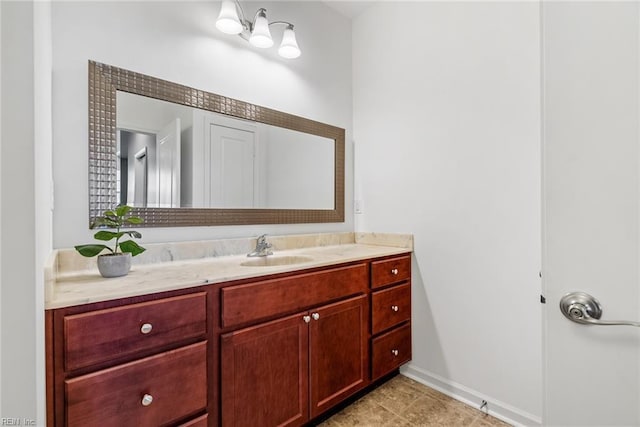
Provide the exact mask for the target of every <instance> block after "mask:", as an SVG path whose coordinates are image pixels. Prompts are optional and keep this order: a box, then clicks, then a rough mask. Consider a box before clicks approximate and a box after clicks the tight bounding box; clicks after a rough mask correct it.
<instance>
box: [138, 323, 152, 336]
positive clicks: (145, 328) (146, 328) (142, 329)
mask: <svg viewBox="0 0 640 427" xmlns="http://www.w3.org/2000/svg"><path fill="white" fill-rule="evenodd" d="M152 329H153V325H152V324H151V323H145V324H144V325H142V326H141V327H140V332H142V333H143V334H148V333H149V332H151V330H152Z"/></svg>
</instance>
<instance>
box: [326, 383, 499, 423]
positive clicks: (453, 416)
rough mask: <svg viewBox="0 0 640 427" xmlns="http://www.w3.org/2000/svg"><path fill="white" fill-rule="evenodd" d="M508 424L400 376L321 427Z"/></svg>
mask: <svg viewBox="0 0 640 427" xmlns="http://www.w3.org/2000/svg"><path fill="white" fill-rule="evenodd" d="M426 426H446V427H452V426H456V427H458V426H461V427H464V426H469V427H507V426H508V424H506V423H504V422H502V421H500V420H498V419H497V418H494V417H492V416H489V415H487V414H484V413H483V412H480V411H478V410H477V409H475V408H472V407H470V406H468V405H465V404H464V403H461V402H458V401H457V400H455V399H453V398H451V397H449V396H447V395H445V394H442V393H440V392H438V391H436V390H433V389H432V388H430V387H427V386H425V385H423V384H421V383H419V382H417V381H414V380H412V379H410V378H407V377H405V376H403V375H398V376H396V377H394V378H392V379H390V380H389V381H387V382H386V383H384V384H382V385H381V386H380V387H378V388H376V389H375V390H373V391H371V392H370V393H369V394H367V395H365V396H364V397H362V398H361V399H359V400H357V401H356V402H354V403H353V404H351V405H349V406H348V407H346V408H344V409H343V410H342V411H340V412H338V413H337V414H335V415H334V416H333V417H331V418H329V419H328V420H326V421H325V422H324V423H322V424H320V427H426Z"/></svg>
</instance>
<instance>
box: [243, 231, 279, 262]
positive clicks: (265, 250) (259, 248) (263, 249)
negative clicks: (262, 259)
mask: <svg viewBox="0 0 640 427" xmlns="http://www.w3.org/2000/svg"><path fill="white" fill-rule="evenodd" d="M270 249H271V243H267V235H266V234H263V235H262V236H259V237H258V240H257V241H256V248H255V249H254V250H253V252H250V253H248V254H247V256H248V257H255V256H267V255H273V252H272V251H270Z"/></svg>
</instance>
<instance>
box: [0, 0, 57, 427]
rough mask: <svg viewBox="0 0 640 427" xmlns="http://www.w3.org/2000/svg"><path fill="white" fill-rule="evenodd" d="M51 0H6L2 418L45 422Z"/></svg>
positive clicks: (0, 178) (0, 174)
mask: <svg viewBox="0 0 640 427" xmlns="http://www.w3.org/2000/svg"><path fill="white" fill-rule="evenodd" d="M49 6H50V4H49V3H48V2H34V3H32V2H27V1H25V2H1V3H0V9H1V13H0V16H1V19H2V21H1V25H0V27H1V30H2V36H1V37H0V40H1V41H2V48H1V49H0V51H1V55H2V61H1V64H2V73H1V78H2V83H1V86H2V106H1V112H2V118H1V121H2V125H3V126H2V130H1V140H2V145H1V150H2V152H1V154H0V160H1V162H2V163H1V166H0V183H1V184H2V188H1V190H0V195H1V196H2V199H1V200H0V206H1V209H2V210H1V212H0V219H1V221H0V230H1V234H2V243H1V246H2V247H1V248H0V270H1V273H0V279H1V282H2V302H1V307H0V313H1V316H2V319H1V321H0V325H1V326H2V333H1V346H0V347H1V349H2V354H1V356H0V360H1V364H0V372H1V373H2V382H1V387H0V388H1V396H2V400H1V402H0V417H6V418H20V419H21V422H22V423H24V422H25V419H30V420H33V421H35V422H36V423H37V425H44V413H45V407H44V403H45V402H44V334H43V330H44V325H43V317H44V283H43V276H42V271H43V270H42V268H43V265H44V262H45V260H46V257H47V256H48V255H49V253H50V251H51V211H50V208H49V206H50V188H51V186H50V184H51V180H50V176H51V108H50V105H51V80H50V76H51V74H50V70H51V56H50V54H51V47H50V40H51V34H50V22H51V21H50V16H51V15H50V8H49Z"/></svg>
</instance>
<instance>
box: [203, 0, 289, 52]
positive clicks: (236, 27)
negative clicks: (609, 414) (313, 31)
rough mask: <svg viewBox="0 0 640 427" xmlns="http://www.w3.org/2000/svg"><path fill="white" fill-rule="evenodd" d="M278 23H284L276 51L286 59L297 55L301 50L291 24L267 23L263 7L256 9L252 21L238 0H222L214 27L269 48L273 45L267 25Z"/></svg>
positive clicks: (258, 45) (277, 22)
mask: <svg viewBox="0 0 640 427" xmlns="http://www.w3.org/2000/svg"><path fill="white" fill-rule="evenodd" d="M278 24H282V25H286V28H285V30H284V33H283V34H282V42H281V43H280V47H279V48H278V53H279V54H280V56H282V57H283V58H287V59H294V58H297V57H299V56H300V54H301V51H300V48H299V47H298V42H297V41H296V33H295V32H294V30H293V24H291V23H290V22H286V21H275V22H271V23H269V21H268V20H267V10H266V9H264V8H260V9H258V11H257V12H256V14H255V18H254V20H253V22H252V21H250V20H248V19H246V18H245V14H244V11H243V10H242V6H241V5H240V2H239V0H223V1H222V7H221V8H220V14H219V15H218V19H217V21H216V28H218V29H219V30H220V31H222V32H223V33H226V34H234V35H239V36H240V37H242V38H243V39H245V40H248V41H249V43H251V44H252V45H253V46H255V47H259V48H269V47H271V46H273V38H272V37H271V31H270V29H269V27H270V26H271V25H278Z"/></svg>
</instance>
